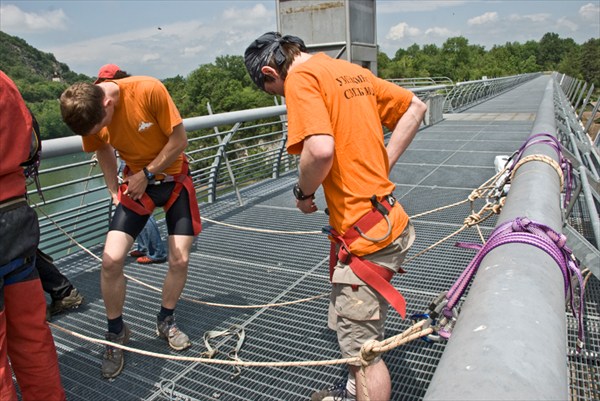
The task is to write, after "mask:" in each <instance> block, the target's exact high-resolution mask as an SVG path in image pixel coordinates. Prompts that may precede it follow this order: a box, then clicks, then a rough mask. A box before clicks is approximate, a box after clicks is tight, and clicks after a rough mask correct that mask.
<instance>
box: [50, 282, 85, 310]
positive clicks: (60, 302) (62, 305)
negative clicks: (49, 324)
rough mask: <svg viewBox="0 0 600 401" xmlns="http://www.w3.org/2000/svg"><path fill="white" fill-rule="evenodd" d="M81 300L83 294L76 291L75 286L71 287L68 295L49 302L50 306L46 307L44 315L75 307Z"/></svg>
mask: <svg viewBox="0 0 600 401" xmlns="http://www.w3.org/2000/svg"><path fill="white" fill-rule="evenodd" d="M82 302H83V295H81V294H80V293H79V291H77V288H73V289H72V290H71V292H70V293H69V295H67V296H66V297H64V298H63V299H54V300H52V303H51V304H50V307H49V308H48V309H47V313H46V317H48V314H50V315H56V314H58V313H61V312H64V311H66V310H68V309H72V308H77V307H78V306H79V305H81V303H82Z"/></svg>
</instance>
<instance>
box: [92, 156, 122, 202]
mask: <svg viewBox="0 0 600 401" xmlns="http://www.w3.org/2000/svg"><path fill="white" fill-rule="evenodd" d="M96 158H97V159H98V163H99V164H100V168H101V169H102V173H103V174H104V182H106V187H107V188H108V192H110V194H111V196H113V197H116V195H117V191H118V187H119V184H118V182H117V157H116V156H115V151H114V149H113V148H112V146H108V145H107V146H105V147H103V148H101V149H98V150H97V151H96Z"/></svg>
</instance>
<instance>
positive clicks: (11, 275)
mask: <svg viewBox="0 0 600 401" xmlns="http://www.w3.org/2000/svg"><path fill="white" fill-rule="evenodd" d="M34 268H35V256H34V257H26V258H17V259H13V260H11V261H10V262H8V263H7V264H5V265H2V266H0V277H4V285H10V284H14V283H18V282H20V281H21V280H23V279H24V278H25V277H27V276H29V275H30V274H31V272H32V271H33V269H34Z"/></svg>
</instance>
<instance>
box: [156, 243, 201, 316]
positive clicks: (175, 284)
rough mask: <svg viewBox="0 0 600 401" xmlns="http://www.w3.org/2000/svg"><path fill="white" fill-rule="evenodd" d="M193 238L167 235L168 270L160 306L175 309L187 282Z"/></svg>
mask: <svg viewBox="0 0 600 401" xmlns="http://www.w3.org/2000/svg"><path fill="white" fill-rule="evenodd" d="M193 242H194V237H193V236H191V235H169V270H168V271H167V275H166V276H165V282H164V284H163V291H162V304H163V306H164V307H165V308H169V309H175V306H176V305H177V301H178V300H179V297H180V296H181V293H182V292H183V287H184V286H185V282H186V280H187V271H188V263H189V260H190V249H191V248H192V243H193Z"/></svg>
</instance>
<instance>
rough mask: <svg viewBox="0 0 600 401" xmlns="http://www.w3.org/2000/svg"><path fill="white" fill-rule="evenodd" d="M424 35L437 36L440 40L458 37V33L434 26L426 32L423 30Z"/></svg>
mask: <svg viewBox="0 0 600 401" xmlns="http://www.w3.org/2000/svg"><path fill="white" fill-rule="evenodd" d="M425 35H427V36H437V37H440V38H449V37H453V36H460V32H454V31H452V30H450V29H448V28H442V27H438V26H435V27H433V28H428V29H427V30H425Z"/></svg>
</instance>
